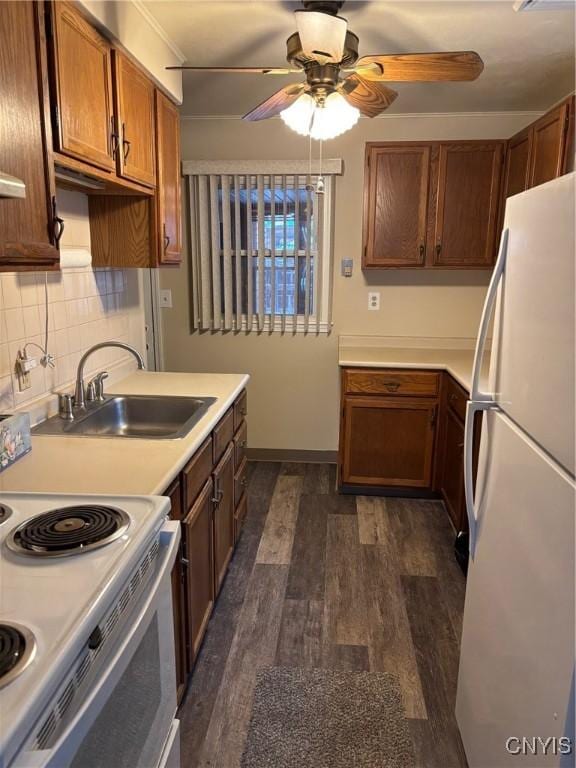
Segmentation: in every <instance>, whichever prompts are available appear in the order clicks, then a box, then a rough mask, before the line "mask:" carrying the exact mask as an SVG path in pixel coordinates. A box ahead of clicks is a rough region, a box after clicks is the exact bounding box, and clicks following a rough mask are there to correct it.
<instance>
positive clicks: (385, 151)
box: [364, 144, 431, 267]
mask: <svg viewBox="0 0 576 768" xmlns="http://www.w3.org/2000/svg"><path fill="white" fill-rule="evenodd" d="M430 153H431V148H430V146H428V145H422V144H407V145H403V146H397V145H384V146H382V145H369V148H368V151H367V153H366V176H367V179H368V182H367V184H366V188H365V201H364V216H365V221H364V228H365V248H364V266H365V267H395V266H407V265H413V266H421V265H423V264H424V261H425V255H426V227H427V220H428V194H429V185H430Z"/></svg>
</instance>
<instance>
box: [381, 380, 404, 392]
mask: <svg viewBox="0 0 576 768" xmlns="http://www.w3.org/2000/svg"><path fill="white" fill-rule="evenodd" d="M384 386H385V387H386V389H387V390H388V391H389V392H396V390H397V389H400V384H399V382H397V381H385V382H384Z"/></svg>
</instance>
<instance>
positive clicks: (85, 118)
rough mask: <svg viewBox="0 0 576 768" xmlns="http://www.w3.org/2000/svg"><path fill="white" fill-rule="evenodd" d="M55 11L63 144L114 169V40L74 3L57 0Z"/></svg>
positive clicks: (72, 152) (77, 155)
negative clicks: (78, 9)
mask: <svg viewBox="0 0 576 768" xmlns="http://www.w3.org/2000/svg"><path fill="white" fill-rule="evenodd" d="M51 12H52V26H51V29H52V35H53V37H52V43H53V45H52V58H53V70H54V85H55V89H56V98H57V114H56V120H55V122H56V127H57V133H56V146H57V149H58V150H59V151H60V152H62V153H64V154H66V155H71V156H72V157H75V158H78V159H80V160H84V161H86V162H87V163H91V164H93V165H96V166H98V167H100V168H104V169H108V170H114V166H115V160H114V157H113V152H114V151H115V148H116V147H115V136H116V131H115V125H114V112H113V105H112V70H111V48H110V45H109V43H108V42H107V41H106V40H105V39H104V38H103V37H101V36H100V35H99V34H98V32H96V30H95V29H94V28H93V27H92V26H91V25H90V24H89V23H88V22H87V21H86V20H85V19H83V18H82V16H81V15H80V14H79V13H78V11H77V10H76V9H75V8H74V7H73V6H72V5H71V4H69V3H65V2H56V3H54V4H53V5H52V6H51Z"/></svg>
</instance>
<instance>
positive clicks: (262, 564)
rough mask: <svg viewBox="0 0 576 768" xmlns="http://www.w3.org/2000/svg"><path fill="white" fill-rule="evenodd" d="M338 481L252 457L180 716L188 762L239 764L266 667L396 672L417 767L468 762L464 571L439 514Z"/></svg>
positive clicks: (194, 767) (451, 767)
mask: <svg viewBox="0 0 576 768" xmlns="http://www.w3.org/2000/svg"><path fill="white" fill-rule="evenodd" d="M335 475H336V472H335V467H334V466H333V465H329V464H287V463H286V464H278V463H252V464H251V465H250V469H249V485H248V503H249V512H248V518H247V521H246V524H245V527H244V531H243V534H242V538H241V540H240V542H239V544H238V549H237V551H236V554H235V556H234V559H233V561H232V563H231V565H230V570H229V572H228V576H227V578H226V582H225V584H224V587H223V590H222V593H221V595H220V598H219V600H218V604H217V606H216V609H215V611H214V615H213V617H212V619H211V621H210V625H209V628H208V632H207V635H206V638H205V641H204V645H203V647H202V650H201V653H200V656H199V658H198V661H197V664H196V668H195V670H194V674H193V676H192V679H191V682H190V688H189V691H188V694H187V696H186V699H185V700H184V702H183V705H182V708H181V711H180V718H181V729H182V767H183V768H200V767H201V768H238V766H239V764H240V757H241V755H242V750H243V747H244V740H245V737H246V732H247V727H248V723H249V719H250V711H251V703H252V695H253V690H254V683H255V675H256V670H257V669H258V668H259V667H261V666H267V665H282V666H295V667H304V668H312V667H323V668H332V669H351V670H368V671H370V670H372V671H387V672H392V673H394V674H396V675H397V676H398V678H399V680H400V686H401V690H402V695H403V700H404V707H405V711H406V716H407V718H408V722H409V728H410V733H411V735H412V738H413V741H414V749H415V753H416V756H417V765H418V766H419V767H420V766H422V767H423V768H424V767H425V768H460V766H466V760H465V757H464V753H463V749H462V745H461V742H460V737H459V734H458V730H457V727H456V723H455V720H454V715H453V711H454V701H455V693H456V678H457V671H458V653H459V641H460V633H461V626H462V611H463V605H464V578H463V576H462V573H461V571H460V569H459V568H458V566H457V564H456V562H455V561H454V558H453V555H452V542H453V532H452V529H451V527H450V524H449V522H448V518H447V516H446V513H445V511H444V508H443V506H442V504H441V503H439V502H435V501H415V500H406V499H383V498H377V497H365V496H357V497H354V496H339V495H338V494H337V493H336V492H335V480H336V477H335ZM319 768H321V767H320V766H319ZM383 768H384V767H383Z"/></svg>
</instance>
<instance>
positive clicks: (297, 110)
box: [280, 93, 316, 136]
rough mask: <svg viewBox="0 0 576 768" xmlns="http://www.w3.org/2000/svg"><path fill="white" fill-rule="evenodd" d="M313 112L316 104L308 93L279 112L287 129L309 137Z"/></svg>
mask: <svg viewBox="0 0 576 768" xmlns="http://www.w3.org/2000/svg"><path fill="white" fill-rule="evenodd" d="M315 110H316V102H315V101H314V99H313V98H312V96H310V94H308V93H303V94H302V96H300V98H298V99H296V101H295V102H294V104H291V105H290V106H289V107H288V109H284V110H282V112H280V117H281V118H282V120H283V121H284V122H285V123H286V125H287V126H288V128H291V129H292V130H293V131H296V133H299V134H300V135H301V136H309V135H310V126H311V124H312V119H313V117H314V112H315Z"/></svg>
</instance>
